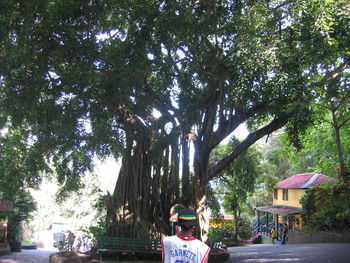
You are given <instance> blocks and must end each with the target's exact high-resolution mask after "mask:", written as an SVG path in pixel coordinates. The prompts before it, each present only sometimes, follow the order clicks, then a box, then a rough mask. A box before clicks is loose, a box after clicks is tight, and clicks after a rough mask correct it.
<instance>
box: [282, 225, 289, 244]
mask: <svg viewBox="0 0 350 263" xmlns="http://www.w3.org/2000/svg"><path fill="white" fill-rule="evenodd" d="M287 242H288V226H287V225H285V226H284V228H283V231H282V238H281V245H285V244H286V243H287Z"/></svg>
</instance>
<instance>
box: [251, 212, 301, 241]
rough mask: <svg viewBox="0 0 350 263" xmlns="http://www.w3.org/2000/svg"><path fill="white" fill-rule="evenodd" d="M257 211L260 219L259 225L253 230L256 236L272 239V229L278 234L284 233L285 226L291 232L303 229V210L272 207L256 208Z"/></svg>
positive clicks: (258, 219)
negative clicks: (301, 214) (301, 216)
mask: <svg viewBox="0 0 350 263" xmlns="http://www.w3.org/2000/svg"><path fill="white" fill-rule="evenodd" d="M255 210H256V211H257V217H258V218H257V224H256V226H255V227H254V229H253V231H254V234H262V235H264V236H266V237H271V229H272V228H273V227H275V229H276V230H277V232H278V233H280V232H281V231H282V228H283V226H287V227H288V229H289V230H298V229H300V228H301V227H302V222H301V218H300V212H301V211H302V209H301V208H297V207H287V206H281V205H270V206H260V207H256V208H255ZM263 215H264V216H263ZM262 217H264V218H262Z"/></svg>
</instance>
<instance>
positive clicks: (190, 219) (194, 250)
mask: <svg viewBox="0 0 350 263" xmlns="http://www.w3.org/2000/svg"><path fill="white" fill-rule="evenodd" d="M178 224H179V226H180V227H181V231H180V233H179V234H177V235H173V236H169V237H164V238H163V239H162V262H163V263H207V262H208V258H209V251H210V248H209V247H208V246H207V245H206V244H205V243H203V242H201V241H200V240H198V239H196V238H195V237H194V236H193V233H192V232H193V229H194V228H195V227H196V226H197V225H198V220H197V214H196V212H194V211H193V210H192V209H188V208H185V209H182V210H181V211H179V214H178Z"/></svg>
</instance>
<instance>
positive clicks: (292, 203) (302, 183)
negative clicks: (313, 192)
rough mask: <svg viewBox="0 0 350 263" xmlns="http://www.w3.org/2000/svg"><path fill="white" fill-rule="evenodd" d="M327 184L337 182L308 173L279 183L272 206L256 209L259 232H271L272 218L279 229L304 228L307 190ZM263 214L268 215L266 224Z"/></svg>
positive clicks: (320, 175) (322, 175) (323, 176)
mask: <svg viewBox="0 0 350 263" xmlns="http://www.w3.org/2000/svg"><path fill="white" fill-rule="evenodd" d="M326 182H336V180H335V179H334V178H331V177H328V176H326V175H324V174H319V173H308V174H296V175H293V176H291V177H289V178H287V179H285V180H283V181H281V182H279V183H278V184H277V185H276V187H275V189H274V192H273V196H272V199H273V202H272V205H270V206H262V207H256V208H255V209H256V210H257V212H258V225H259V228H260V229H259V230H260V231H262V232H269V230H270V228H271V224H269V222H271V218H272V219H273V222H274V223H273V225H274V226H275V227H277V229H278V228H279V227H280V226H282V225H285V224H287V226H288V228H289V229H298V228H302V220H301V217H300V212H301V211H302V205H301V203H300V200H301V198H302V197H303V196H304V194H305V191H306V189H309V188H311V187H315V186H317V185H320V184H323V183H326ZM261 212H265V213H266V214H265V215H266V218H265V219H264V220H263V221H265V222H262V221H261V220H260V216H261V214H260V213H261ZM260 226H262V227H260Z"/></svg>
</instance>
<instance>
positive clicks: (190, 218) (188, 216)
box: [178, 208, 198, 230]
mask: <svg viewBox="0 0 350 263" xmlns="http://www.w3.org/2000/svg"><path fill="white" fill-rule="evenodd" d="M178 224H179V226H181V228H184V229H186V230H187V229H191V228H193V227H195V226H197V225H198V221H197V214H196V212H195V211H193V210H192V209H189V208H185V209H182V210H180V211H179V215H178Z"/></svg>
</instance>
